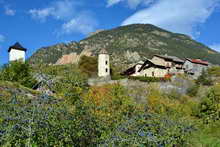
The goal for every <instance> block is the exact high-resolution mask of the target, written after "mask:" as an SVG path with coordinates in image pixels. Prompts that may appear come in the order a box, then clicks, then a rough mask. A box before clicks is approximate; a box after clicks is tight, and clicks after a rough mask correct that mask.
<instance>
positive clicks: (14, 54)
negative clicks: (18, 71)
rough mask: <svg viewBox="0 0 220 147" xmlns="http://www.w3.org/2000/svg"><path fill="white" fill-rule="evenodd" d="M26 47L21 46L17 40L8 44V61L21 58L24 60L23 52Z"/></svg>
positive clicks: (24, 52)
mask: <svg viewBox="0 0 220 147" xmlns="http://www.w3.org/2000/svg"><path fill="white" fill-rule="evenodd" d="M26 51H27V49H26V48H24V47H22V46H21V45H20V44H19V43H18V42H17V43H15V44H14V45H12V46H10V47H9V49H8V52H9V62H11V61H16V60H22V61H23V62H25V54H26Z"/></svg>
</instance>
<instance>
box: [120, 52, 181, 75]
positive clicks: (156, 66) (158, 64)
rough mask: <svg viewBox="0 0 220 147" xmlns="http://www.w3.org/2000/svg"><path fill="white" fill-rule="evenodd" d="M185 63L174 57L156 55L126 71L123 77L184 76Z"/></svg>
mask: <svg viewBox="0 0 220 147" xmlns="http://www.w3.org/2000/svg"><path fill="white" fill-rule="evenodd" d="M183 64H184V61H183V60H181V59H179V58H178V57H174V56H167V55H164V56H163V55H154V56H153V58H152V59H151V60H149V59H147V60H146V61H145V62H143V61H141V62H139V63H137V64H136V65H134V66H133V67H131V68H129V69H128V70H126V71H125V72H124V73H122V74H123V75H128V76H144V77H165V76H166V75H168V74H172V75H175V74H183V73H184V71H183V68H182V67H183Z"/></svg>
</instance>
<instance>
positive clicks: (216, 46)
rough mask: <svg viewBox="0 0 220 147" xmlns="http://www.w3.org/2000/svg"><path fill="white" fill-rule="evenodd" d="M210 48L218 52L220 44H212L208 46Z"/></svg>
mask: <svg viewBox="0 0 220 147" xmlns="http://www.w3.org/2000/svg"><path fill="white" fill-rule="evenodd" d="M209 47H210V48H211V49H213V50H216V51H218V52H220V44H213V45H210V46H209Z"/></svg>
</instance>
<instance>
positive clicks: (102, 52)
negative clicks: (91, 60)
mask: <svg viewBox="0 0 220 147" xmlns="http://www.w3.org/2000/svg"><path fill="white" fill-rule="evenodd" d="M99 54H108V52H107V50H106V49H101V51H100V52H99Z"/></svg>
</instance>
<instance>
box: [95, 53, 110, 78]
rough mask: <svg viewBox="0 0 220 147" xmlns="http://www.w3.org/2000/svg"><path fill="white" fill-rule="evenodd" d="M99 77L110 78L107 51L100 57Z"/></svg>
mask: <svg viewBox="0 0 220 147" xmlns="http://www.w3.org/2000/svg"><path fill="white" fill-rule="evenodd" d="M98 76H99V77H109V76H110V63H109V54H108V52H107V51H106V50H105V49H102V50H101V51H100V53H99V56H98Z"/></svg>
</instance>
